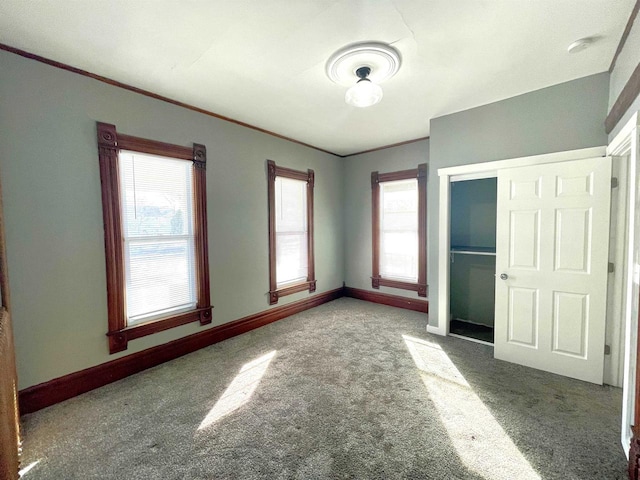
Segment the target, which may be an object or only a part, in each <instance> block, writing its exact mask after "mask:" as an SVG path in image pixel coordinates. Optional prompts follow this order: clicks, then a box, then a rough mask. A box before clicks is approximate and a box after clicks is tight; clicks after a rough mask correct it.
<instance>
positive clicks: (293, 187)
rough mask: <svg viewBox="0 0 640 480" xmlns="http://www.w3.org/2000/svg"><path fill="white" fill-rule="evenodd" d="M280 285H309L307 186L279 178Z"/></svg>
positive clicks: (277, 244)
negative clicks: (299, 283) (298, 283)
mask: <svg viewBox="0 0 640 480" xmlns="http://www.w3.org/2000/svg"><path fill="white" fill-rule="evenodd" d="M275 194H276V195H275V207H276V282H277V286H278V287H280V286H283V285H287V284H290V283H294V282H299V281H306V280H307V275H308V255H307V232H308V225H307V182H304V181H301V180H294V179H291V178H284V177H276V182H275Z"/></svg>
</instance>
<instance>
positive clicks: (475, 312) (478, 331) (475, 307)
mask: <svg viewBox="0 0 640 480" xmlns="http://www.w3.org/2000/svg"><path fill="white" fill-rule="evenodd" d="M496 200H497V178H495V177H493V178H482V179H476V180H461V181H456V182H452V183H451V195H450V202H451V203H450V204H451V231H450V242H451V247H450V254H449V270H450V272H451V275H450V292H451V293H450V301H451V321H450V327H449V334H450V335H451V336H460V337H464V338H467V339H469V340H473V341H478V342H482V343H488V344H493V340H494V320H495V273H496V206H497V203H496Z"/></svg>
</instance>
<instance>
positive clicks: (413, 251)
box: [371, 163, 427, 297]
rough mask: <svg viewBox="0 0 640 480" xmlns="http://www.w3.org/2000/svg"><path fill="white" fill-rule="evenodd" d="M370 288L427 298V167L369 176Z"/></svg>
mask: <svg viewBox="0 0 640 480" xmlns="http://www.w3.org/2000/svg"><path fill="white" fill-rule="evenodd" d="M371 203H372V209H371V212H372V225H373V231H372V234H373V235H372V237H373V274H372V276H371V280H372V287H373V288H380V285H382V286H386V287H394V288H401V289H405V290H413V291H416V292H418V295H419V296H421V297H426V296H427V259H426V250H427V164H426V163H425V164H421V165H419V166H418V168H417V169H415V170H404V171H401V172H392V173H378V172H373V173H372V174H371Z"/></svg>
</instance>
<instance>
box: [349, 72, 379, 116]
mask: <svg viewBox="0 0 640 480" xmlns="http://www.w3.org/2000/svg"><path fill="white" fill-rule="evenodd" d="M370 73H371V69H370V68H369V67H360V68H358V69H357V70H356V75H357V76H358V78H359V79H360V80H358V82H357V83H356V84H355V85H354V86H353V87H351V88H350V89H349V90H347V93H346V94H345V96H344V101H345V102H347V103H348V104H349V105H353V106H354V107H361V108H362V107H370V106H371V105H375V104H376V103H378V102H379V101H380V100H382V88H380V85H377V84H375V83H373V82H372V81H371V80H369V79H368V78H367V77H368V76H369V74H370Z"/></svg>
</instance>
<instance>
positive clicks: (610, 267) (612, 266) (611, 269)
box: [608, 262, 616, 273]
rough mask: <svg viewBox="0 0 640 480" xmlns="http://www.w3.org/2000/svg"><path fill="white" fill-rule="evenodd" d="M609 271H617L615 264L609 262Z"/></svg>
mask: <svg viewBox="0 0 640 480" xmlns="http://www.w3.org/2000/svg"><path fill="white" fill-rule="evenodd" d="M608 271H609V273H613V272H615V271H616V269H615V266H614V264H613V262H609V267H608Z"/></svg>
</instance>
